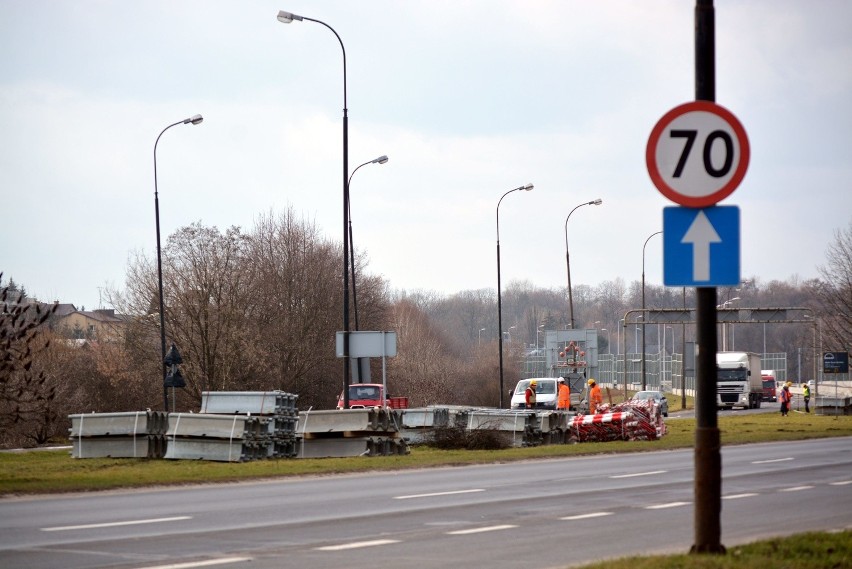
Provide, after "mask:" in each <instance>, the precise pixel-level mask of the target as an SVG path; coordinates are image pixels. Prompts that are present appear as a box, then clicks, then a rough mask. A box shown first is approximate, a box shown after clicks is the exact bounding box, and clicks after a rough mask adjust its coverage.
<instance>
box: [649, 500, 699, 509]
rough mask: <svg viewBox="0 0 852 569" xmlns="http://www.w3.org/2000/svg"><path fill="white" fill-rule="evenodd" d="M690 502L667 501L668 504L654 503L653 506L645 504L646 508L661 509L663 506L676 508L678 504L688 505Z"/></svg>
mask: <svg viewBox="0 0 852 569" xmlns="http://www.w3.org/2000/svg"><path fill="white" fill-rule="evenodd" d="M689 504H690V502H669V503H668V504H656V505H654V506H645V509H646V510H662V509H664V508H678V507H680V506H688V505H689Z"/></svg>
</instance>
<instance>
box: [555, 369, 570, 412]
mask: <svg viewBox="0 0 852 569" xmlns="http://www.w3.org/2000/svg"><path fill="white" fill-rule="evenodd" d="M556 384H557V385H558V386H559V387H558V389H559V393H558V394H557V398H556V409H557V410H560V409H561V410H563V411H567V410H569V409H570V408H571V388H570V387H568V382H567V381H565V378H564V377H560V378H559V379H557V380H556Z"/></svg>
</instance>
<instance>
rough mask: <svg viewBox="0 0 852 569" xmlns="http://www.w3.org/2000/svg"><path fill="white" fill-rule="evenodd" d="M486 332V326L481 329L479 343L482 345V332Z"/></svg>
mask: <svg viewBox="0 0 852 569" xmlns="http://www.w3.org/2000/svg"><path fill="white" fill-rule="evenodd" d="M483 332H485V328H480V329H479V345H480V346H481V345H482V333H483Z"/></svg>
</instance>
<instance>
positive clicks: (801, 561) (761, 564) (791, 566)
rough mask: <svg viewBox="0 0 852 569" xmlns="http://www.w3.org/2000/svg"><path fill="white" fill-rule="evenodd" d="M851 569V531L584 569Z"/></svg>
mask: <svg viewBox="0 0 852 569" xmlns="http://www.w3.org/2000/svg"><path fill="white" fill-rule="evenodd" d="M841 567H852V531H849V530H846V531H841V532H811V533H802V534H798V535H791V536H788V537H783V538H774V539H767V540H762V541H757V542H754V543H749V544H746V545H738V546H735V547H730V548H728V552H727V555H688V554H682V555H655V556H643V557H624V558H621V559H615V560H609V561H605V562H600V563H593V564H588V565H583V569H682V568H689V569H840V568H841Z"/></svg>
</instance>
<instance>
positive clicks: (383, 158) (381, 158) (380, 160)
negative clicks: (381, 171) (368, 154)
mask: <svg viewBox="0 0 852 569" xmlns="http://www.w3.org/2000/svg"><path fill="white" fill-rule="evenodd" d="M387 161H388V157H387V156H385V155H384V154H382V155H381V156H379V157H378V158H376V159H375V160H373V164H384V163H385V162H387Z"/></svg>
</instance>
